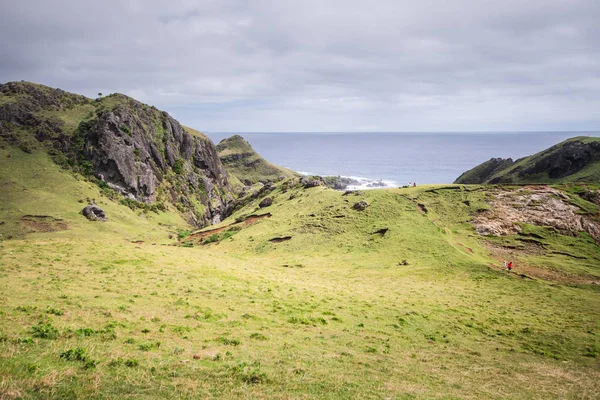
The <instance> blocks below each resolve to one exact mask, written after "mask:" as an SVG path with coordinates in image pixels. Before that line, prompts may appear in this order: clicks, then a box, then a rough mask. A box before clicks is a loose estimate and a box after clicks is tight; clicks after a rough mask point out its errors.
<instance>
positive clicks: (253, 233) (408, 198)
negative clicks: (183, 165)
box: [0, 145, 600, 399]
mask: <svg viewBox="0 0 600 400" xmlns="http://www.w3.org/2000/svg"><path fill="white" fill-rule="evenodd" d="M48 182H52V185H49V184H48ZM0 187H2V190H1V191H0V221H1V222H0V232H1V233H2V239H3V240H2V241H0V275H1V276H2V279H1V280H0V314H1V317H2V318H1V319H0V321H1V322H0V354H1V356H0V376H1V377H2V378H1V381H0V398H8V399H13V398H14V399H16V398H44V399H48V398H57V399H58V398H77V397H78V398H107V397H111V398H124V397H135V398H148V399H151V398H248V399H250V398H299V397H309V398H332V399H333V398H335V399H339V398H407V399H409V398H411V399H412V398H414V399H425V398H427V399H431V398H440V399H441V398H488V399H501V398H548V399H551V398H592V397H594V396H595V393H598V391H599V390H600V386H599V385H600V384H599V382H600V380H599V379H598V378H599V377H600V373H599V368H598V367H599V364H598V360H599V359H600V340H599V338H598V332H600V320H599V319H598V318H597V317H598V310H599V309H600V297H599V296H600V292H599V291H598V285H595V284H592V282H593V281H597V280H599V279H600V252H599V251H598V246H597V244H596V243H595V242H594V241H593V240H592V241H590V239H589V236H586V235H576V236H570V235H562V234H559V233H557V232H556V231H554V230H553V229H546V228H544V227H535V226H530V227H527V229H525V230H523V231H522V232H521V233H520V234H515V235H509V236H504V237H498V238H494V237H490V238H485V237H482V236H479V235H478V234H476V232H475V231H474V228H473V225H472V219H473V217H474V216H475V215H477V214H478V213H481V212H485V211H486V210H490V209H491V208H492V207H491V206H490V201H491V200H490V199H491V198H492V196H494V195H495V193H496V192H494V191H495V190H496V189H495V188H493V187H486V186H465V185H449V186H443V187H440V186H422V187H417V188H407V189H395V190H374V191H367V192H364V193H359V194H351V195H346V196H344V195H343V194H342V193H341V192H337V191H334V190H331V189H327V188H324V187H315V188H310V189H304V188H303V187H302V186H301V185H299V183H298V181H297V180H296V179H291V180H285V181H283V182H279V183H277V184H276V185H275V187H274V189H273V190H272V191H270V192H265V193H264V194H263V195H262V196H260V197H257V198H255V199H254V200H252V201H250V202H249V203H248V204H247V205H246V206H245V207H244V208H242V209H240V210H238V211H236V213H235V214H234V215H232V216H231V217H230V218H228V219H227V220H225V221H223V222H222V223H221V224H219V225H216V226H213V227H210V228H207V229H210V230H214V229H219V228H222V230H221V231H220V232H217V233H211V232H214V231H209V232H208V233H207V234H205V235H202V236H199V235H198V234H197V233H196V234H195V235H194V234H193V232H185V230H191V228H190V227H189V226H188V225H187V224H186V222H185V221H184V220H183V219H182V218H181V217H180V216H179V214H178V213H177V212H172V211H169V210H167V211H165V212H162V211H157V212H143V211H142V210H137V211H132V210H131V209H130V208H128V207H126V206H124V205H122V204H120V203H119V202H118V201H113V200H110V199H109V198H107V197H106V196H104V195H103V193H102V190H101V189H100V188H99V187H98V186H97V185H95V184H92V183H90V182H88V181H86V180H85V179H83V178H82V176H80V175H73V174H72V173H71V172H70V171H66V170H62V169H61V168H59V167H58V166H57V165H56V164H55V163H53V162H52V161H51V159H50V157H49V156H48V155H46V154H45V153H44V152H41V151H34V152H33V153H31V154H28V153H24V152H23V151H21V150H20V149H18V148H16V147H14V146H7V145H4V148H2V149H0ZM505 189H506V188H505ZM560 190H563V192H564V193H565V196H567V197H568V198H570V199H571V198H572V201H573V202H577V203H578V204H580V206H581V208H580V210H581V212H582V213H588V214H586V215H592V214H594V213H595V212H597V209H595V208H594V204H593V203H589V202H587V201H586V200H584V199H581V198H580V197H578V196H577V194H576V193H575V192H576V191H574V190H572V189H570V188H563V189H560ZM266 196H268V197H270V198H271V199H272V200H273V202H272V205H271V206H269V207H266V208H261V207H259V205H258V204H259V203H260V202H261V201H262V200H263V198H264V197H266ZM88 198H93V199H96V201H97V202H98V203H99V205H101V206H102V207H103V208H104V209H105V210H106V212H107V214H108V222H106V223H100V222H89V221H87V220H86V219H85V218H84V217H83V216H81V215H80V214H79V210H80V209H81V208H82V207H83V206H84V205H85V204H86V203H87V199H88ZM80 201H81V202H80ZM359 201H365V202H367V203H368V206H367V207H366V209H365V210H364V211H358V210H356V209H355V208H354V204H355V203H357V202H359ZM585 210H588V211H585ZM267 213H268V214H269V215H270V217H266V215H267ZM582 215H584V214H582ZM24 216H38V217H41V216H47V217H52V219H48V218H37V219H36V218H33V219H31V218H29V217H26V218H23V217H24ZM260 216H264V217H263V218H259V217H260ZM32 221H33V222H32ZM65 225H66V226H65ZM48 226H51V227H52V229H54V231H51V232H50V231H48ZM52 229H51V230H52ZM382 229H387V231H385V232H384V231H382ZM201 232H203V231H201ZM169 235H170V237H169ZM179 238H181V240H179ZM285 238H289V239H287V240H286V239H285ZM273 239H277V240H275V241H273ZM523 240H530V241H531V240H534V241H537V242H539V243H540V244H539V245H540V246H542V245H543V246H544V249H545V251H544V252H535V251H530V248H529V246H530V245H531V242H527V241H523ZM497 249H508V250H510V251H512V252H513V253H512V254H511V256H510V257H513V258H511V259H513V260H514V261H515V264H516V270H515V272H514V273H510V274H509V273H506V272H503V271H500V270H499V268H498V266H499V265H500V264H501V262H502V258H499V257H502V256H503V254H502V255H499V254H498V253H497V252H495V251H496V250H497ZM553 252H562V253H565V254H567V255H564V254H562V255H560V254H552V253H553ZM569 254H570V255H569ZM534 268H536V269H534ZM535 270H537V271H538V272H547V273H548V275H544V276H545V279H544V278H542V277H541V274H540V275H533V274H532V271H535ZM522 274H523V276H522ZM507 382H510V384H507Z"/></svg>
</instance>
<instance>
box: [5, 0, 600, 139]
mask: <svg viewBox="0 0 600 400" xmlns="http://www.w3.org/2000/svg"><path fill="white" fill-rule="evenodd" d="M14 80H26V81H33V82H37V83H43V84H45V85H48V86H52V87H59V88H61V89H64V90H68V91H71V92H76V93H80V94H84V95H86V96H89V97H95V96H96V95H97V93H99V92H101V93H103V94H109V93H114V92H120V93H124V94H127V95H129V96H132V97H134V98H136V99H138V100H140V101H143V102H145V103H148V104H151V105H155V106H157V107H158V108H160V109H163V110H166V111H168V112H169V113H170V114H171V115H173V116H174V117H175V118H177V119H178V120H179V121H180V122H182V123H183V124H185V125H188V126H191V127H193V128H196V129H198V130H201V131H205V132H251V131H259V132H270V131H273V132H289V131H295V132H303V131H306V132H308V131H316V132H323V131H334V132H354V131H359V132H363V131H404V132H420V131H429V132H432V131H460V132H466V131H590V130H594V131H597V130H600V1H598V0H518V1H517V0H494V1H492V0H452V1H449V0H420V1H413V0H410V1H407V0H372V1H365V0H360V1H357V0H296V1H291V0H270V1H267V0H245V1H242V0H240V1H236V0H222V1H212V0H206V1H187V0H183V1H179V0H169V1H168V2H167V1H159V0H118V1H114V0H102V1H89V0H77V1H71V0H52V1H48V0H19V1H12V0H0V82H8V81H14Z"/></svg>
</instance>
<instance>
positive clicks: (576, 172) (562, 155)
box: [455, 136, 600, 184]
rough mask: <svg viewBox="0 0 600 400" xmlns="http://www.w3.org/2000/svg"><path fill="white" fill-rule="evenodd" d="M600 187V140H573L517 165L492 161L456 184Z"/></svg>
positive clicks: (481, 165)
mask: <svg viewBox="0 0 600 400" xmlns="http://www.w3.org/2000/svg"><path fill="white" fill-rule="evenodd" d="M568 182H587V183H591V182H595V183H600V138H594V137H585V136H580V137H575V138H571V139H568V140H566V141H564V142H562V143H559V144H557V145H555V146H552V147H550V148H549V149H546V150H544V151H541V152H539V153H537V154H534V155H532V156H529V157H524V158H521V159H519V160H517V161H514V162H513V160H512V159H510V158H509V159H501V158H492V159H491V160H489V161H486V162H484V163H483V164H480V165H478V166H476V167H475V168H473V169H471V170H469V171H467V172H465V173H464V174H462V175H461V176H460V177H459V178H458V179H457V180H456V181H455V183H469V184H481V183H492V184H494V183H513V184H515V183H516V184H527V183H568Z"/></svg>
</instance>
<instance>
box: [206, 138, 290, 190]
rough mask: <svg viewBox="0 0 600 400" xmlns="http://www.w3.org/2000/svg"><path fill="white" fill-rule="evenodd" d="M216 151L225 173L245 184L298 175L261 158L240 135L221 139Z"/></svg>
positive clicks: (272, 180) (274, 180) (278, 179)
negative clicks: (225, 170)
mask: <svg viewBox="0 0 600 400" xmlns="http://www.w3.org/2000/svg"><path fill="white" fill-rule="evenodd" d="M217 151H218V152H219V157H220V158H221V162H222V163H223V165H225V169H227V173H229V174H230V175H232V176H235V177H236V178H237V179H239V180H240V182H242V183H243V184H244V185H247V186H250V185H252V184H254V183H257V182H262V183H266V182H277V181H280V180H282V179H285V178H291V177H294V176H299V174H297V173H295V172H294V171H291V170H289V169H287V168H282V167H278V166H277V165H273V164H271V163H270V162H268V161H267V160H265V159H264V158H262V157H261V156H260V155H259V154H258V153H257V152H256V151H254V149H253V148H252V146H250V144H249V143H248V142H247V141H245V140H244V138H243V137H241V136H240V135H234V136H232V137H230V138H227V139H223V140H222V141H221V142H220V143H219V144H218V145H217Z"/></svg>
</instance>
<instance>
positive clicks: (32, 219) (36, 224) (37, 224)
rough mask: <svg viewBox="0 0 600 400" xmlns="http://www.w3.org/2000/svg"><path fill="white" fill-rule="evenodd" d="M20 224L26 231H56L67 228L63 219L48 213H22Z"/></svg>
mask: <svg viewBox="0 0 600 400" xmlns="http://www.w3.org/2000/svg"><path fill="white" fill-rule="evenodd" d="M21 225H22V226H23V228H25V229H26V230H27V231H28V232H58V231H64V230H67V229H69V225H68V224H67V223H66V222H65V221H64V220H63V219H60V218H54V217H51V216H49V215H23V216H22V217H21Z"/></svg>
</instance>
